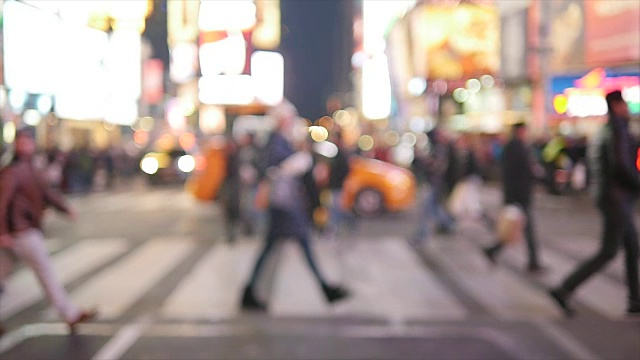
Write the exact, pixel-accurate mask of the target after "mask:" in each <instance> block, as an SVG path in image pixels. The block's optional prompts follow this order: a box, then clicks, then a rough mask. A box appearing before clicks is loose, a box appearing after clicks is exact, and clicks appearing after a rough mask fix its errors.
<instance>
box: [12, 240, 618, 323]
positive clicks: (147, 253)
mask: <svg viewBox="0 0 640 360" xmlns="http://www.w3.org/2000/svg"><path fill="white" fill-rule="evenodd" d="M261 246H262V244H261V241H259V240H258V239H241V240H240V241H238V242H236V243H234V244H227V243H216V244H214V245H212V246H211V247H208V248H206V250H205V251H204V252H203V250H202V249H203V248H202V246H201V245H200V246H199V245H198V244H197V243H196V242H194V241H193V239H190V238H189V237H186V236H185V237H182V236H178V237H166V238H153V239H149V240H147V241H145V242H144V243H142V244H134V243H132V242H130V241H128V240H127V239H120V238H113V239H85V240H82V241H79V242H77V243H75V244H72V245H70V246H67V247H62V248H58V247H52V254H51V256H52V260H53V263H54V268H55V271H56V274H57V275H58V277H59V278H60V280H61V281H62V283H63V284H65V286H67V289H68V290H69V293H70V296H71V298H72V300H73V301H74V302H75V303H76V304H78V305H80V306H83V307H94V306H95V307H97V308H98V309H99V310H100V314H101V317H100V319H101V320H105V321H109V320H117V319H120V318H122V316H124V315H125V314H127V312H128V311H130V309H131V308H132V307H133V306H134V305H135V304H137V303H139V302H140V301H143V300H144V299H145V296H148V294H149V293H150V292H151V291H152V289H154V288H156V287H158V286H162V284H163V281H164V280H165V279H166V278H167V277H168V276H170V275H171V274H173V273H174V272H175V271H176V269H177V268H178V267H179V266H180V267H182V268H184V265H185V261H187V259H195V260H193V264H189V266H188V269H187V271H183V272H182V273H181V274H182V275H181V276H182V277H181V278H180V279H179V281H178V282H177V283H175V284H173V283H172V284H173V285H171V288H170V289H169V291H167V292H166V293H167V294H168V295H167V296H166V297H165V298H163V299H161V300H160V302H159V303H160V304H161V305H160V306H159V307H158V309H157V314H155V315H157V316H159V317H160V318H163V319H167V320H179V321H189V320H217V319H231V318H236V317H240V316H243V313H242V311H241V309H240V307H239V299H240V296H241V294H242V290H243V286H244V284H245V283H246V281H247V279H248V277H249V274H250V271H251V269H252V266H253V262H254V261H255V258H256V256H257V255H258V253H259V251H260V249H261ZM313 247H314V250H315V256H316V258H317V261H318V263H319V266H320V268H321V271H322V272H323V273H324V274H325V275H326V277H327V278H328V279H329V280H330V281H331V282H333V283H344V284H345V286H346V287H348V288H349V289H350V290H351V292H352V296H351V297H350V298H348V299H347V300H346V301H343V302H340V303H337V304H334V305H329V304H328V303H327V302H326V301H325V300H324V298H323V295H322V292H321V290H320V287H319V286H318V284H317V283H316V281H315V279H314V277H313V275H312V274H311V271H310V270H309V268H308V267H307V266H306V264H305V261H304V257H303V254H302V251H301V249H300V248H299V247H298V246H297V244H295V243H294V242H285V243H284V244H283V246H282V247H281V251H280V253H279V257H278V260H279V261H278V262H277V264H276V266H275V270H274V272H273V281H272V284H271V287H270V294H269V316H273V317H297V318H300V317H303V318H304V317H310V318H312V317H334V318H341V317H343V318H364V319H384V320H388V321H397V322H404V321H416V320H417V321H431V320H433V321H455V320H463V319H466V318H470V317H473V316H474V315H476V314H475V313H474V312H473V311H472V310H471V309H470V308H469V306H468V304H466V303H465V301H464V300H463V299H461V298H460V296H458V295H457V294H456V292H455V291H453V290H452V288H450V286H449V285H447V284H448V283H447V282H446V281H443V279H442V278H441V277H440V275H438V272H436V271H434V269H433V268H432V267H431V266H428V265H427V264H425V263H424V261H423V259H422V258H421V256H419V255H418V253H417V252H416V250H415V249H413V248H412V247H410V246H409V245H408V244H407V242H406V241H405V240H404V239H401V238H396V237H380V238H354V239H349V240H348V241H346V240H345V241H341V242H340V241H338V242H331V241H328V240H326V239H315V240H314V242H313ZM424 251H426V252H427V253H428V254H429V257H430V258H431V259H434V261H436V262H437V264H438V267H439V268H440V270H441V271H444V272H445V273H446V274H447V276H448V277H449V278H450V279H453V281H454V282H455V284H456V286H457V287H458V288H459V289H461V290H462V291H463V292H464V293H465V294H467V295H468V296H469V297H470V298H472V299H474V300H475V301H476V302H477V303H478V304H480V306H481V307H482V309H483V310H484V311H485V313H486V314H488V315H489V316H493V317H495V318H497V319H501V320H523V319H524V320H527V319H541V318H542V319H557V318H560V317H561V313H560V312H559V311H558V309H557V308H556V306H555V305H554V304H553V303H552V302H551V300H550V299H549V298H548V296H547V294H546V291H545V289H546V287H548V286H551V285H555V284H557V283H558V282H559V281H560V280H561V279H562V278H563V277H564V276H565V275H566V274H567V273H568V272H569V271H571V270H572V269H573V268H575V266H576V262H577V261H576V260H575V256H569V254H567V253H565V252H564V251H558V250H555V249H551V248H548V247H543V249H542V256H541V257H542V259H544V262H545V265H546V266H547V267H548V271H547V272H545V273H543V274H541V275H539V276H536V277H535V279H534V278H531V276H529V275H527V274H524V273H523V272H522V271H521V270H520V269H522V268H523V264H524V263H525V255H526V251H525V249H523V248H522V247H521V246H520V245H515V246H513V247H511V248H508V249H506V251H505V252H504V253H503V254H502V255H501V257H500V264H499V265H498V266H492V265H491V264H489V263H488V262H487V260H486V259H485V258H484V257H483V256H482V254H481V253H480V251H479V250H478V246H477V244H474V243H472V242H471V241H469V240H465V239H462V238H457V237H454V238H451V239H435V240H434V241H432V242H430V243H429V244H428V246H427V247H426V248H425V249H424ZM199 252H201V254H199ZM619 266H621V264H616V265H615V267H616V268H617V267H619ZM618 270H620V269H618ZM618 270H616V272H617V271H618ZM43 300H44V295H43V293H42V291H41V290H40V287H39V285H38V283H37V280H36V279H35V277H34V276H33V274H32V273H31V271H30V270H28V269H25V268H21V269H19V270H18V271H16V272H14V273H13V274H12V275H11V276H10V277H9V279H8V281H6V284H5V292H4V295H3V296H2V299H1V301H0V321H5V320H8V319H11V318H12V317H14V316H17V315H18V314H20V313H21V312H23V311H25V310H29V309H37V308H38V307H39V306H42V304H44V303H43V302H42V301H43ZM576 300H577V301H579V302H580V303H581V304H582V305H584V306H585V307H588V308H589V309H590V310H592V311H593V312H595V313H598V314H599V315H601V316H604V317H606V318H609V319H614V320H615V319H620V318H622V317H623V316H624V311H625V306H626V286H625V285H624V283H623V281H622V279H617V278H616V277H615V276H609V275H607V274H598V275H596V276H595V277H594V278H593V279H591V280H590V281H589V282H587V283H586V284H585V286H583V287H582V288H580V290H579V291H578V292H577V294H576Z"/></svg>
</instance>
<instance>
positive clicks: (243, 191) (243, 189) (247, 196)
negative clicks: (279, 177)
mask: <svg viewBox="0 0 640 360" xmlns="http://www.w3.org/2000/svg"><path fill="white" fill-rule="evenodd" d="M239 146H240V149H239V152H238V161H239V169H238V170H239V172H240V213H241V219H242V227H243V231H244V234H245V235H247V236H252V235H253V234H255V233H256V231H257V228H261V225H260V224H261V223H262V212H260V211H257V209H256V207H255V206H254V204H255V196H256V192H257V186H258V174H259V164H258V161H259V158H260V148H259V147H258V144H257V143H256V135H255V134H254V133H247V134H245V135H244V136H242V137H241V139H240V142H239Z"/></svg>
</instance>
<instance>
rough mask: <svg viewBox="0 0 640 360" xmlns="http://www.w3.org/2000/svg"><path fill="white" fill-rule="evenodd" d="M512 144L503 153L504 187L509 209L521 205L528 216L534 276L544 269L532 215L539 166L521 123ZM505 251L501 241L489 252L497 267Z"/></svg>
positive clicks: (514, 128)
mask: <svg viewBox="0 0 640 360" xmlns="http://www.w3.org/2000/svg"><path fill="white" fill-rule="evenodd" d="M512 132H513V133H512V137H511V140H510V141H509V142H508V143H507V144H506V145H505V147H504V150H503V153H502V177H503V179H502V185H503V195H504V203H505V205H511V204H515V205H519V206H520V207H521V208H522V210H523V211H524V213H525V216H526V226H525V229H524V230H525V238H526V239H527V248H528V252H529V264H528V267H527V270H528V271H529V272H531V273H536V272H540V271H541V270H542V267H541V266H540V262H539V261H538V249H537V242H536V236H535V228H534V219H533V212H532V211H531V205H532V204H531V203H532V194H533V187H534V184H535V179H536V175H535V174H536V167H537V164H536V162H535V160H534V159H533V156H532V152H531V150H530V148H529V146H527V144H526V139H527V127H526V125H525V124H524V123H522V122H519V123H516V124H514V125H513V128H512ZM503 247H504V244H503V243H502V242H500V241H498V242H497V243H496V244H495V245H493V246H491V247H488V248H485V249H483V250H484V253H485V255H486V256H487V257H488V258H489V260H490V261H491V262H493V263H495V261H496V257H497V256H498V254H499V253H500V251H501V250H502V248H503Z"/></svg>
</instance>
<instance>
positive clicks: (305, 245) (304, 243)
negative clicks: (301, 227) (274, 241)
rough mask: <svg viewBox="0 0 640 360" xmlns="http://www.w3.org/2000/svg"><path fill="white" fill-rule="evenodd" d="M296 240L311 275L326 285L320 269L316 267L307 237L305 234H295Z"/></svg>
mask: <svg viewBox="0 0 640 360" xmlns="http://www.w3.org/2000/svg"><path fill="white" fill-rule="evenodd" d="M296 240H298V243H299V244H300V247H301V248H302V252H303V253H304V257H305V259H306V260H307V264H308V265H309V268H310V269H311V271H312V272H313V275H314V276H315V277H316V279H317V280H318V282H319V283H320V284H321V285H322V286H326V285H327V282H326V280H325V279H324V277H323V276H322V274H320V270H319V269H318V265H317V263H316V260H315V258H314V256H313V250H312V249H311V244H310V242H309V237H308V236H307V235H300V236H296Z"/></svg>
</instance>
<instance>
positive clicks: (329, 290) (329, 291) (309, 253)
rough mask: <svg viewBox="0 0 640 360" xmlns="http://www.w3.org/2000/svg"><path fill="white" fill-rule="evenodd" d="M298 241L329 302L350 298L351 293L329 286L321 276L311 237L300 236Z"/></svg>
mask: <svg viewBox="0 0 640 360" xmlns="http://www.w3.org/2000/svg"><path fill="white" fill-rule="evenodd" d="M296 239H297V240H298V243H299V244H300V246H301V247H302V251H303V252H304V256H305V258H306V260H307V264H308V265H309V268H311V271H312V272H313V274H314V275H315V277H316V279H317V280H318V282H319V283H320V286H321V287H322V291H323V292H324V296H325V298H326V299H327V301H329V302H330V303H333V302H335V301H339V300H341V299H344V298H346V297H347V296H349V292H348V291H347V290H345V289H343V288H342V287H339V286H332V285H329V284H328V283H327V281H326V280H325V278H324V277H323V276H322V274H320V270H319V269H318V265H317V263H316V261H315V259H314V256H313V250H312V249H311V244H310V242H309V237H308V236H307V235H300V236H297V237H296Z"/></svg>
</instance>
